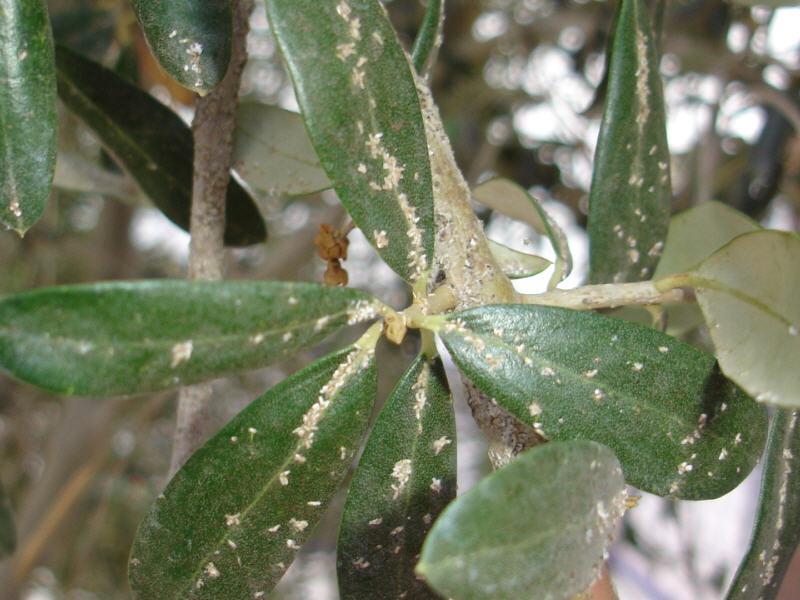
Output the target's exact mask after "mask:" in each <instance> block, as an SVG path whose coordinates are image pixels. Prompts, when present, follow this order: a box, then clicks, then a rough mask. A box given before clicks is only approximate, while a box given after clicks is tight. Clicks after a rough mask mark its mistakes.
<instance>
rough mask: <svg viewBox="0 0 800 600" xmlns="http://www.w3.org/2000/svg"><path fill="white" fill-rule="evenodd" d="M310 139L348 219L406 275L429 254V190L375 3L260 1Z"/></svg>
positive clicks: (402, 76) (413, 99) (408, 102)
mask: <svg viewBox="0 0 800 600" xmlns="http://www.w3.org/2000/svg"><path fill="white" fill-rule="evenodd" d="M266 8H267V16H268V17H269V21H270V25H271V27H272V32H273V34H274V35H275V38H276V39H277V41H278V45H279V47H280V49H281V52H282V53H283V57H284V59H285V61H286V64H287V67H288V69H289V72H290V74H291V76H292V80H293V82H294V89H295V93H296V95H297V101H298V103H299V104H300V107H301V109H302V112H303V118H304V119H305V122H306V127H307V128H308V132H309V135H310V137H311V142H312V144H313V145H314V148H315V149H316V152H317V155H318V156H319V159H320V162H321V163H322V166H323V168H324V169H325V171H326V172H327V174H328V177H330V179H331V181H332V182H333V186H334V188H335V189H336V193H337V194H338V195H339V198H340V199H341V201H342V204H344V206H345V208H346V209H347V211H348V212H349V213H350V216H351V217H352V219H353V221H354V222H355V223H356V225H357V226H358V227H359V228H360V229H361V230H362V231H363V232H364V234H365V235H366V237H367V239H368V240H369V241H370V243H371V244H372V245H373V246H374V247H375V249H376V250H377V252H378V254H380V256H381V257H382V258H383V260H384V261H385V262H386V263H387V264H388V265H389V266H390V267H391V268H392V269H394V270H395V271H396V272H397V273H398V274H399V275H400V276H401V277H403V278H404V279H405V280H407V281H410V282H414V281H417V280H418V279H420V278H421V277H422V276H423V275H424V274H425V273H426V272H427V271H428V269H429V268H430V267H431V265H432V256H433V191H432V184H431V174H430V163H429V157H428V147H427V141H426V137H425V130H424V127H423V122H422V114H421V111H420V106H419V99H418V97H417V91H416V87H415V84H414V80H413V78H412V74H411V70H410V66H409V63H408V57H407V56H406V54H405V52H404V51H403V49H402V47H401V46H400V43H399V41H398V40H397V36H396V34H395V32H394V30H393V29H392V26H391V25H390V24H389V21H388V19H387V17H386V13H385V11H384V8H383V5H382V4H381V3H380V2H379V1H378V0H366V1H360V2H354V1H352V0H267V2H266Z"/></svg>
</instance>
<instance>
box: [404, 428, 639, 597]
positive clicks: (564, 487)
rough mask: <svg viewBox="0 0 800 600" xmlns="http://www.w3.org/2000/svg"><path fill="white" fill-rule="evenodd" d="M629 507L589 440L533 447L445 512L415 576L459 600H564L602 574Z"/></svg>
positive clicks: (616, 476)
mask: <svg viewBox="0 0 800 600" xmlns="http://www.w3.org/2000/svg"><path fill="white" fill-rule="evenodd" d="M625 499H626V491H625V481H624V480H623V478H622V472H621V470H620V467H619V463H618V462H617V459H616V458H615V457H614V454H613V453H612V452H611V451H610V450H609V449H608V448H605V447H603V446H601V445H600V444H596V443H594V442H588V441H585V440H582V441H572V442H554V443H551V444H544V445H542V446H538V447H536V448H532V449H531V450H528V451H526V452H523V453H522V454H520V455H519V456H518V457H517V458H515V459H514V460H513V461H512V462H511V463H510V464H508V465H507V466H505V467H503V468H502V469H500V470H498V471H495V472H494V473H492V474H491V475H489V476H488V477H486V478H484V479H483V480H481V481H480V482H479V483H478V484H477V485H476V486H475V487H474V488H472V489H471V490H469V491H468V492H466V493H465V494H464V495H463V496H460V497H459V498H457V499H456V501H455V502H453V503H452V504H451V505H450V506H449V507H448V508H447V509H445V511H444V512H443V513H442V515H441V517H440V518H439V519H438V520H437V521H436V523H435V524H434V526H433V529H432V530H431V533H430V535H429V536H428V539H427V540H426V541H425V545H424V546H423V549H422V557H421V559H420V564H419V566H418V567H417V572H418V573H419V574H420V575H422V576H423V577H425V579H426V580H427V581H428V583H429V584H430V585H431V586H433V587H434V588H435V589H437V590H438V591H439V592H440V593H442V594H443V595H444V596H445V597H452V598H458V600H484V599H485V598H492V599H494V600H519V599H520V598H532V597H535V598H552V599H564V600H568V599H569V598H572V597H573V596H575V594H578V593H580V592H583V591H584V590H585V589H586V588H587V587H589V585H590V584H591V583H592V581H594V579H595V578H596V577H597V575H598V574H599V570H600V567H601V565H602V564H603V560H604V554H605V550H606V549H607V547H608V546H609V545H610V543H611V541H612V539H613V537H614V533H615V530H616V527H617V524H618V522H619V520H620V518H621V517H622V514H623V513H624V510H625ZM533 590H535V594H534V595H533V596H532V595H531V594H532V591H533Z"/></svg>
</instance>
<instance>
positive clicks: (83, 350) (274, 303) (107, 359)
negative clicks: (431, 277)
mask: <svg viewBox="0 0 800 600" xmlns="http://www.w3.org/2000/svg"><path fill="white" fill-rule="evenodd" d="M379 305H380V303H379V302H378V301H377V300H375V299H374V298H372V297H371V296H370V295H369V294H366V293H364V292H360V291H358V290H354V289H349V288H337V287H327V286H321V285H315V284H310V283H282V282H260V281H228V282H190V281H171V280H160V281H134V282H112V283H98V284H92V285H76V286H64V287H55V288H45V289H41V290H34V291H31V292H25V293H22V294H17V295H13V296H6V297H5V298H3V299H0V366H2V368H4V369H6V370H8V371H9V372H10V373H11V374H12V375H14V376H15V377H18V378H19V379H22V380H23V381H27V382H28V383H31V384H33V385H36V386H39V387H42V388H44V389H47V390H50V391H53V392H56V393H60V394H79V395H87V396H116V395H123V394H142V393H147V392H153V391H156V390H162V389H170V388H175V387H178V386H181V385H187V384H189V383H196V382H198V381H205V380H209V379H213V378H215V377H222V376H224V375H229V374H231V373H236V372H241V371H245V370H248V369H254V368H257V367H261V366H264V365H266V364H269V363H271V362H274V361H276V360H280V359H282V358H284V357H286V356H290V355H292V354H294V353H296V352H297V351H298V350H300V349H302V348H308V347H310V346H313V345H314V344H316V343H318V342H320V341H321V340H322V339H324V338H325V337H327V336H328V335H330V334H331V333H332V332H334V331H336V330H337V329H339V328H341V327H343V326H344V325H346V324H352V323H356V322H359V321H363V320H366V319H369V318H372V317H374V316H375V314H376V310H377V309H378V306H379Z"/></svg>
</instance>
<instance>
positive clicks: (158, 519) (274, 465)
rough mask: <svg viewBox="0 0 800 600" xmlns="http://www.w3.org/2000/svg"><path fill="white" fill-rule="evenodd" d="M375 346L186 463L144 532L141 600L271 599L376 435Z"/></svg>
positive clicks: (288, 393)
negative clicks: (365, 440)
mask: <svg viewBox="0 0 800 600" xmlns="http://www.w3.org/2000/svg"><path fill="white" fill-rule="evenodd" d="M376 333H377V332H376ZM375 337H376V338H377V335H376V336H375ZM369 346H370V345H369V344H367V345H365V347H363V348H359V347H358V345H356V346H353V347H350V348H347V349H345V350H343V351H341V352H338V353H336V354H332V355H329V356H327V357H325V358H322V359H320V360H318V361H317V362H315V363H312V364H311V365H310V366H308V367H306V368H305V369H303V370H302V371H300V372H299V373H296V374H295V375H293V376H292V377H290V378H288V379H286V380H285V381H283V382H282V383H280V384H279V385H277V386H276V387H274V388H272V389H271V390H270V391H269V392H267V393H266V394H264V395H263V396H262V397H261V398H259V399H257V400H255V401H254V402H253V403H252V404H251V405H250V406H248V407H247V408H246V409H245V410H243V411H242V412H241V413H239V415H237V416H236V417H235V418H234V419H233V420H232V421H231V422H230V423H228V424H227V425H226V426H225V427H223V429H222V430H221V431H220V432H219V433H218V434H217V435H216V436H214V437H213V438H212V439H211V440H210V441H209V442H208V443H206V444H205V445H204V446H203V447H202V448H201V449H200V450H198V451H197V452H196V453H195V454H194V455H193V456H192V457H191V458H190V459H189V460H188V462H187V463H186V465H185V466H184V467H183V468H182V469H181V470H180V471H178V473H177V474H176V475H175V477H174V478H173V479H172V481H171V482H170V483H169V485H168V486H167V489H166V490H164V493H163V494H162V495H161V496H159V497H158V499H157V500H156V502H155V504H154V505H153V506H152V508H151V509H150V511H149V512H148V514H147V515H146V516H145V518H144V520H143V521H142V523H141V525H139V531H138V532H137V534H136V539H135V541H134V543H133V548H132V550H131V558H130V565H129V575H130V580H131V588H132V590H133V593H134V597H135V598H137V599H141V600H153V599H154V598H158V599H159V600H183V599H184V598H193V599H196V600H201V599H208V600H211V599H213V600H231V599H233V598H263V597H266V596H267V595H268V594H269V591H270V589H271V588H272V587H273V586H274V585H275V583H276V582H277V581H278V580H279V579H280V578H281V576H282V575H283V574H284V572H285V571H286V569H287V568H288V566H289V565H290V564H291V562H292V560H293V559H294V556H295V554H296V553H297V550H298V549H299V548H300V547H301V546H302V545H303V543H304V542H305V541H306V539H307V538H308V536H309V535H310V533H311V531H312V530H313V528H314V526H315V525H316V524H317V522H318V521H319V519H320V517H321V516H322V515H323V513H324V512H325V509H326V507H327V506H328V504H329V502H330V500H331V497H332V496H333V494H334V493H335V492H336V489H337V488H338V487H339V485H340V483H341V481H342V479H343V478H344V476H345V474H346V473H347V469H348V468H349V467H350V463H351V462H352V460H353V457H354V455H355V453H356V451H357V449H358V446H359V444H360V440H361V438H362V436H363V434H364V431H365V430H366V428H367V424H368V422H369V416H370V412H371V409H372V404H373V402H374V399H375V365H374V345H372V347H369Z"/></svg>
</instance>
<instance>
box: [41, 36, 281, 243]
mask: <svg viewBox="0 0 800 600" xmlns="http://www.w3.org/2000/svg"><path fill="white" fill-rule="evenodd" d="M56 66H57V75H58V95H59V97H60V98H61V100H62V101H63V102H64V104H66V106H67V107H68V108H69V109H70V110H71V111H72V112H74V113H75V114H76V115H77V116H78V117H80V118H81V120H83V121H84V122H85V123H86V125H88V126H89V127H90V128H91V129H92V130H93V131H94V133H95V134H96V135H97V137H98V138H99V139H100V141H101V142H102V144H103V146H104V147H105V148H106V150H108V151H109V153H111V154H112V155H113V156H114V157H115V158H116V159H117V160H118V161H119V163H120V165H121V166H122V167H124V168H125V170H126V171H127V172H128V173H129V174H130V175H131V177H133V178H134V179H135V180H136V182H137V183H138V184H139V186H140V187H141V188H142V190H143V191H144V192H145V193H146V194H147V195H148V196H149V197H150V199H151V200H152V201H153V203H154V204H155V205H156V206H157V207H158V208H159V209H160V210H161V211H162V212H163V213H164V214H165V215H166V216H167V217H168V218H169V219H170V220H171V221H172V222H173V223H175V224H176V225H178V226H179V227H181V228H183V229H185V230H187V231H188V229H189V221H190V216H191V202H192V168H193V160H194V142H193V139H192V132H191V130H190V129H189V127H188V126H187V125H186V124H185V123H184V122H183V121H181V119H180V117H178V115H176V114H175V113H174V112H172V111H171V110H169V109H168V108H167V107H166V106H164V105H163V104H161V103H160V102H159V101H158V100H156V99H155V98H153V97H152V96H151V95H150V94H148V93H146V92H144V91H143V90H141V89H139V88H137V87H136V86H134V85H131V84H130V83H129V82H128V81H126V80H125V79H123V78H122V77H120V76H119V75H116V74H115V73H114V72H113V71H110V70H109V69H106V68H104V67H102V66H100V65H99V64H97V63H95V62H93V61H91V60H88V59H86V58H83V57H82V56H80V55H79V54H76V53H74V52H72V51H71V50H68V49H66V48H64V47H62V46H58V47H57V48H56ZM266 237H267V230H266V227H265V225H264V220H263V219H262V218H261V214H260V213H259V211H258V208H257V207H256V205H255V204H254V202H253V199H252V198H251V197H250V195H249V194H248V193H247V192H246V191H245V190H244V189H243V188H242V187H241V186H240V185H239V184H238V183H236V182H235V181H234V180H231V182H230V183H229V184H228V192H227V196H226V201H225V244H227V245H229V246H247V245H250V244H257V243H261V242H263V241H264V240H266Z"/></svg>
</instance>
